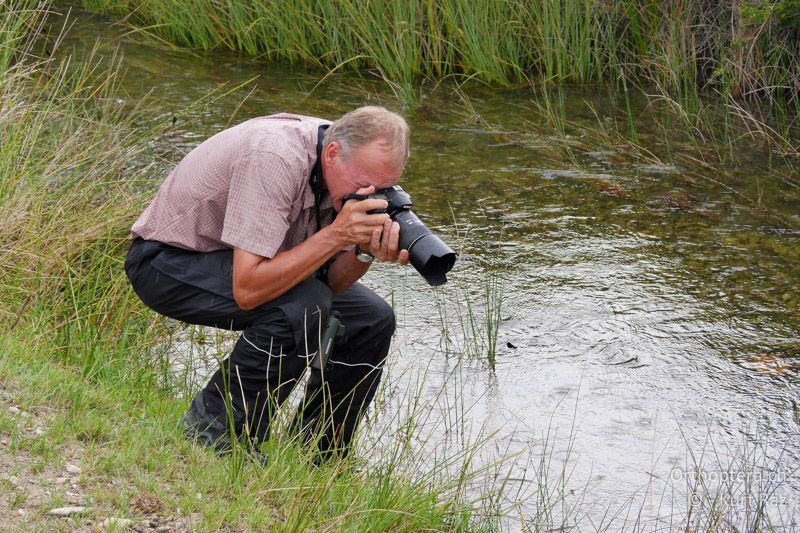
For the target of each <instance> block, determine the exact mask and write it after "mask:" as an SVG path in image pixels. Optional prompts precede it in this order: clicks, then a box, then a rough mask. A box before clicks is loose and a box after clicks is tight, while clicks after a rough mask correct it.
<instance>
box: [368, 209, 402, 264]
mask: <svg viewBox="0 0 800 533" xmlns="http://www.w3.org/2000/svg"><path fill="white" fill-rule="evenodd" d="M399 247H400V224H398V223H397V222H395V221H393V220H392V219H388V220H386V222H384V223H383V228H375V229H374V230H373V231H372V240H371V241H370V243H369V250H368V251H369V253H370V255H372V256H373V257H375V259H377V260H378V261H391V262H397V263H400V264H401V265H406V264H408V257H409V256H408V250H399V249H398V248H399ZM363 248H364V247H363V246H362V249H363Z"/></svg>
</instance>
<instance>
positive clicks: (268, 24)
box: [81, 0, 800, 112]
mask: <svg viewBox="0 0 800 533" xmlns="http://www.w3.org/2000/svg"><path fill="white" fill-rule="evenodd" d="M81 3H82V5H84V6H85V7H88V8H90V9H93V10H96V11H104V12H109V13H113V14H117V15H125V16H126V17H128V18H126V20H129V21H133V22H135V23H137V24H140V25H143V26H145V27H146V28H147V29H148V30H149V31H151V32H153V33H156V34H158V35H160V36H162V37H165V38H167V39H169V40H171V41H173V42H176V43H179V44H182V45H186V46H192V47H198V48H204V49H210V48H217V47H225V48H229V49H232V50H241V51H244V52H247V53H249V54H254V55H258V54H264V55H266V56H267V57H269V58H272V59H281V60H288V61H293V62H296V63H306V64H318V65H322V66H324V67H327V68H334V67H337V66H340V65H343V64H346V65H347V68H349V69H352V70H364V69H373V70H374V71H376V73H378V74H379V75H380V76H382V77H383V78H384V79H386V80H387V81H388V82H389V83H391V84H393V85H394V86H396V87H401V88H404V89H405V88H408V87H409V86H410V84H411V83H412V82H413V81H416V80H419V79H421V78H432V79H435V80H439V79H442V78H445V77H449V76H458V77H474V78H477V79H479V80H482V81H485V82H489V83H497V84H507V83H513V82H518V81H524V80H528V79H531V78H532V77H544V78H545V79H548V80H555V81H567V82H581V83H586V82H589V83H606V82H608V83H612V84H616V83H617V81H618V79H619V78H620V76H624V77H626V78H628V79H632V80H640V81H648V82H650V81H653V82H656V83H657V84H659V85H660V86H663V87H665V88H666V89H667V90H668V91H669V94H671V95H673V96H677V97H680V98H695V95H696V94H698V93H699V92H702V91H706V90H711V91H717V92H720V93H722V94H724V95H728V94H730V95H732V96H734V97H735V98H737V100H738V101H747V100H765V99H766V100H767V101H769V102H771V103H776V104H782V105H785V106H786V107H787V108H788V109H790V110H793V111H794V112H796V111H797V109H798V108H799V107H800V104H798V96H797V94H798V83H800V80H799V79H798V74H797V73H798V72H800V29H798V22H797V16H796V10H797V6H796V3H795V0H770V1H767V2H750V1H745V0H743V1H738V2H731V3H725V2H723V3H714V4H709V3H707V2H701V1H700V0H689V1H681V0H669V1H667V2H644V3H643V2H637V1H634V0H624V1H621V2H601V1H600V0H537V1H534V2H525V1H523V0H476V1H474V2H457V1H453V0H439V1H436V2H434V1H432V0H416V1H414V2H398V1H391V0H381V1H378V2H371V3H369V4H364V3H363V2H358V1H356V0H324V1H322V2H309V1H308V0H280V1H278V2H270V3H263V2H255V1H253V0H246V1H240V2H233V1H231V0H228V1H224V2H214V1H211V0H196V1H194V2H183V1H179V0H149V1H148V2H133V1H131V0H123V1H113V2H112V1H110V0H83V1H82V2H81ZM407 96H410V95H407Z"/></svg>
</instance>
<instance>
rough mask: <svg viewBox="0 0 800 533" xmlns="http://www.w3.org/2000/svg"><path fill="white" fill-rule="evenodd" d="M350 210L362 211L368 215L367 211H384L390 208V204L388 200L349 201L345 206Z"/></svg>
mask: <svg viewBox="0 0 800 533" xmlns="http://www.w3.org/2000/svg"><path fill="white" fill-rule="evenodd" d="M345 205H346V206H347V207H348V208H350V209H352V210H353V211H360V212H363V213H366V212H367V211H374V210H381V211H382V210H384V209H386V208H387V207H389V202H387V201H386V200H380V199H378V198H367V199H366V200H361V201H360V202H357V201H355V200H351V201H348V202H347V203H346V204H345Z"/></svg>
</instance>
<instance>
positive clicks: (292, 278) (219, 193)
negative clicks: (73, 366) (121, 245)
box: [125, 106, 409, 461]
mask: <svg viewBox="0 0 800 533" xmlns="http://www.w3.org/2000/svg"><path fill="white" fill-rule="evenodd" d="M320 140H321V142H319V141H320ZM408 154H409V130H408V126H407V125H406V123H405V121H404V120H403V118H401V117H400V116H399V115H396V114H395V113H392V112H390V111H387V110H386V109H384V108H381V107H372V106H370V107H362V108H359V109H356V110H354V111H352V112H350V113H347V114H345V115H344V116H342V117H341V118H340V119H338V120H337V121H335V122H333V123H332V124H330V123H329V122H328V121H325V120H322V119H318V118H312V117H306V116H299V115H290V114H278V115H272V116H268V117H260V118H254V119H252V120H248V121H246V122H244V123H242V124H239V125H238V126H235V127H232V128H230V129H227V130H224V131H222V132H220V133H218V134H216V135H214V136H213V137H211V138H209V139H208V140H206V141H205V142H203V143H202V144H200V145H199V146H198V147H197V148H195V149H194V150H192V151H191V152H190V153H189V154H188V155H187V156H186V157H184V158H183V160H182V161H181V162H180V163H179V164H178V166H177V167H175V169H174V170H173V171H172V172H171V173H170V175H169V176H168V177H167V179H166V180H165V181H164V183H163V184H162V185H161V187H160V189H159V190H158V193H157V194H156V196H155V198H154V199H153V201H152V203H151V204H150V205H149V207H148V208H147V209H146V210H145V211H144V213H143V214H142V215H141V216H140V217H139V219H138V220H137V221H136V223H135V224H134V225H133V228H132V231H131V238H132V239H133V242H132V245H131V249H130V251H129V252H128V255H127V258H126V261H125V270H126V272H127V274H128V278H129V279H130V282H131V284H132V285H133V288H134V290H135V291H136V293H137V294H138V295H139V297H140V298H141V299H142V301H143V302H144V303H145V304H146V305H147V306H148V307H150V308H152V309H154V310H155V311H157V312H158V313H161V314H163V315H166V316H168V317H172V318H174V319H177V320H181V321H183V322H188V323H190V324H199V325H204V326H213V327H217V328H225V329H229V330H237V331H241V332H242V333H241V335H240V337H239V338H238V340H237V342H236V344H235V346H234V348H233V350H232V351H231V353H230V356H229V358H228V359H227V360H225V361H224V362H223V363H222V365H221V366H220V368H219V369H218V370H217V371H216V373H215V374H214V375H213V376H212V377H211V379H210V381H209V382H208V384H207V385H206V387H205V388H204V389H203V390H201V391H200V392H199V393H198V394H197V396H196V397H195V398H194V400H193V402H192V403H191V405H190V407H189V409H188V411H187V412H186V415H185V416H184V418H183V422H182V424H183V428H184V431H185V432H186V434H187V436H189V437H190V438H193V439H197V440H198V441H199V442H201V443H203V444H206V445H208V446H211V447H213V448H215V449H217V450H219V451H225V450H228V449H230V446H231V439H232V438H239V439H241V440H246V441H247V442H248V443H251V444H258V443H260V442H263V441H264V440H266V439H267V438H268V436H269V423H270V417H271V415H272V414H274V412H275V409H276V408H277V407H279V406H280V405H281V404H282V403H283V402H284V401H285V400H286V398H287V396H288V395H289V393H290V392H291V391H292V389H293V387H294V386H295V384H296V383H297V381H298V380H299V379H300V378H301V376H302V375H303V373H304V371H305V369H306V368H307V367H309V362H310V361H311V360H312V359H313V357H314V355H315V354H316V351H317V350H318V349H319V346H318V344H319V342H318V341H319V332H320V330H321V329H323V328H324V327H325V325H326V324H327V322H328V317H329V316H330V315H331V313H332V312H333V311H338V313H339V315H340V316H341V322H342V324H343V326H344V337H343V338H341V339H339V340H338V341H337V344H336V346H335V349H334V350H333V355H332V356H331V358H330V361H329V364H328V365H327V366H323V368H321V369H319V370H315V369H312V371H311V375H310V377H309V381H308V386H307V389H306V391H305V398H304V400H303V402H302V404H301V405H300V407H299V408H298V410H297V414H296V416H295V423H296V427H297V429H298V430H299V431H300V432H301V434H304V435H305V436H306V437H309V438H310V437H311V436H313V438H314V439H315V442H317V443H318V444H317V446H318V447H319V453H320V457H321V458H325V457H327V456H329V455H331V454H344V453H347V450H348V445H349V443H350V441H351V439H352V437H353V433H354V431H355V430H356V427H357V425H358V423H359V420H360V418H361V417H362V415H363V413H364V410H365V408H366V407H367V406H368V405H369V403H370V401H371V400H372V398H373V396H374V395H375V391H376V389H377V387H378V383H379V382H380V378H381V371H382V367H383V364H384V360H385V358H386V355H387V353H388V350H389V343H390V340H391V336H392V333H393V332H394V327H395V321H394V314H393V312H392V309H391V307H390V306H389V305H388V304H387V303H386V302H385V301H384V300H383V299H382V298H380V297H378V296H377V295H376V294H375V293H373V292H372V291H370V290H369V289H367V288H366V287H364V286H363V285H361V284H359V283H357V280H358V279H359V278H360V277H361V276H362V275H364V273H365V272H366V271H367V270H368V269H369V266H370V262H371V261H372V259H373V258H374V259H377V260H380V261H394V262H399V263H401V264H406V263H407V262H408V252H407V251H406V250H399V249H398V237H399V226H398V224H397V223H396V222H392V221H391V220H390V219H389V217H388V215H386V214H370V213H369V211H372V210H376V209H378V210H380V209H384V208H385V207H386V201H384V200H378V199H367V200H363V201H355V200H350V201H347V202H343V197H344V196H345V195H348V194H352V193H357V194H371V193H372V192H374V191H375V190H376V189H380V188H384V187H389V186H392V185H394V184H395V183H397V181H398V180H399V178H400V175H401V174H402V173H403V169H404V167H405V164H406V161H407V159H408ZM226 402H229V405H230V407H231V409H230V410H226ZM244 437H246V439H245V438H244ZM253 453H256V454H257V452H255V451H253ZM257 457H258V459H259V460H262V461H263V460H265V459H266V458H265V457H264V456H262V455H258V454H257Z"/></svg>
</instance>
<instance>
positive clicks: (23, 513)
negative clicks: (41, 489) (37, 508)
mask: <svg viewBox="0 0 800 533" xmlns="http://www.w3.org/2000/svg"><path fill="white" fill-rule="evenodd" d="M27 512H28V511H26V510H25V509H17V514H18V515H20V516H25V514H26V513H27Z"/></svg>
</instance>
